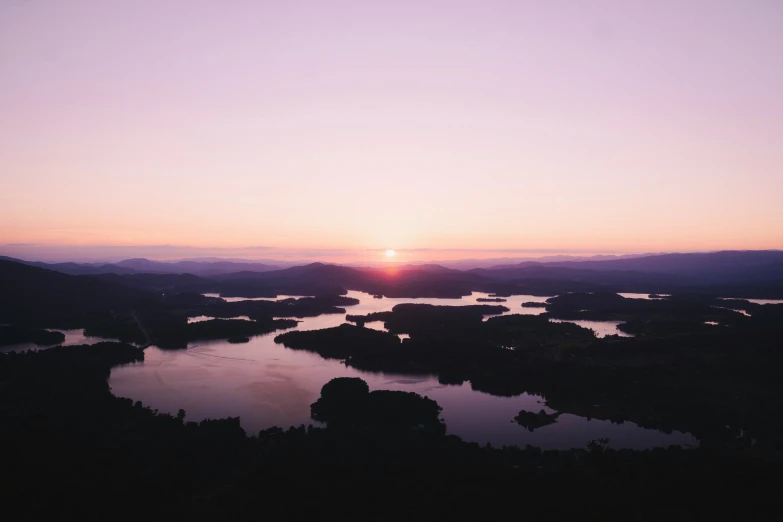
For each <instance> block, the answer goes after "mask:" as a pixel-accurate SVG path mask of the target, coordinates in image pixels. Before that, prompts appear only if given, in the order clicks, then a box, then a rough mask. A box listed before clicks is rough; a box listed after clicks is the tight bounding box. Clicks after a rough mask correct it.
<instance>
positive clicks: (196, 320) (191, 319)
mask: <svg viewBox="0 0 783 522" xmlns="http://www.w3.org/2000/svg"><path fill="white" fill-rule="evenodd" d="M213 319H221V318H218V317H210V316H208V315H197V316H196V317H188V324H190V323H200V322H202V321H211V320H213ZM231 319H242V320H243V321H252V319H250V318H249V317H248V316H246V315H238V316H236V317H232V318H231Z"/></svg>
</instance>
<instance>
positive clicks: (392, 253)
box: [386, 248, 397, 257]
mask: <svg viewBox="0 0 783 522" xmlns="http://www.w3.org/2000/svg"><path fill="white" fill-rule="evenodd" d="M396 255H397V252H395V251H394V250H392V249H391V248H390V249H389V250H387V251H386V257H394V256H396Z"/></svg>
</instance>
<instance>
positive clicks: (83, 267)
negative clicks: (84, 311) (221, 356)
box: [0, 256, 281, 277]
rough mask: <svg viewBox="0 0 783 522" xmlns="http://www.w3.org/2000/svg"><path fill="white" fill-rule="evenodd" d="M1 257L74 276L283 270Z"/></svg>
mask: <svg viewBox="0 0 783 522" xmlns="http://www.w3.org/2000/svg"><path fill="white" fill-rule="evenodd" d="M0 260H6V261H15V262H17V263H23V264H26V265H30V266H37V267H39V268H46V269H48V270H55V271H57V272H62V273H64V274H70V275H94V274H194V275H198V276H202V277H211V276H216V275H220V274H228V273H232V272H268V271H270V270H279V269H280V268H281V267H280V266H277V265H269V264H265V263H255V262H252V261H246V262H238V261H225V260H216V261H201V260H198V261H195V260H183V261H152V260H149V259H144V258H135V259H126V260H124V261H120V262H118V263H43V262H40V261H23V260H21V259H14V258H11V257H4V256H0Z"/></svg>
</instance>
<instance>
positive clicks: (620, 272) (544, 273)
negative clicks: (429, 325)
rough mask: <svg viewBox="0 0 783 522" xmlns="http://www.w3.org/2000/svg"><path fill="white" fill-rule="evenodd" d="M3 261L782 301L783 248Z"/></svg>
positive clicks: (274, 280) (179, 284)
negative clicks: (601, 255)
mask: <svg viewBox="0 0 783 522" xmlns="http://www.w3.org/2000/svg"><path fill="white" fill-rule="evenodd" d="M0 261H1V260H0ZM5 261H6V262H9V263H10V262H14V261H15V263H11V265H14V266H16V267H18V266H23V265H28V266H34V267H37V268H39V269H46V271H45V272H44V273H45V274H47V275H46V277H49V278H52V277H53V272H52V271H55V272H62V273H65V274H69V275H78V276H80V277H87V278H88V279H92V280H96V283H97V280H101V281H102V282H104V283H107V284H110V285H112V286H113V287H114V288H118V287H120V286H122V287H128V288H131V289H134V290H137V291H139V290H141V291H145V292H153V293H166V294H168V293H179V292H188V293H220V294H222V295H224V296H231V297H275V296H277V295H321V294H331V295H333V294H343V293H345V292H346V291H347V290H359V291H363V292H368V293H371V294H381V295H384V296H387V297H460V296H465V295H470V293H471V292H474V291H478V292H488V293H496V294H499V295H525V294H531V295H540V296H552V295H558V294H562V293H565V292H634V293H636V292H638V293H704V294H710V295H713V296H718V297H750V298H772V299H780V298H783V251H775V250H767V251H724V252H714V253H707V254H661V255H651V256H644V257H638V258H625V259H609V260H600V261H597V260H589V261H580V262H575V261H559V262H549V263H540V262H532V261H526V262H522V263H518V264H516V265H511V266H508V265H501V266H495V267H490V268H475V269H472V270H455V269H451V268H446V267H443V266H440V265H432V264H425V265H394V264H390V265H388V266H386V267H382V268H378V267H352V266H344V265H334V264H326V263H310V264H307V265H300V266H295V267H290V268H284V269H277V270H276V269H275V267H273V266H270V265H265V264H262V263H239V262H235V261H214V262H207V261H180V262H159V261H150V260H148V259H129V260H125V261H122V262H120V263H116V264H105V265H90V264H78V263H55V264H46V263H39V262H26V261H18V260H14V259H8V258H6V260H5ZM9 270H10V268H9ZM25 273H26V272H25ZM12 280H13V278H11V279H9V281H12ZM68 284H71V283H68ZM20 295H21V294H20Z"/></svg>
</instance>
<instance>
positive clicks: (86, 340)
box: [0, 328, 109, 352]
mask: <svg viewBox="0 0 783 522" xmlns="http://www.w3.org/2000/svg"><path fill="white" fill-rule="evenodd" d="M47 329H48V330H49V331H52V332H60V333H62V334H63V335H65V340H64V341H63V342H62V343H55V344H52V345H48V346H38V345H37V344H35V343H22V344H11V345H8V346H0V352H24V351H27V350H32V351H34V352H37V351H38V350H46V349H48V348H53V347H55V346H74V345H77V344H95V343H100V342H104V341H107V340H109V339H104V338H102V337H93V336H91V335H84V330H55V329H54V328H47Z"/></svg>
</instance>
